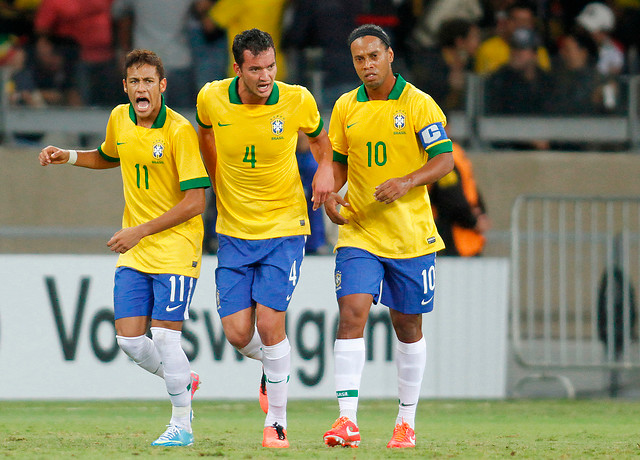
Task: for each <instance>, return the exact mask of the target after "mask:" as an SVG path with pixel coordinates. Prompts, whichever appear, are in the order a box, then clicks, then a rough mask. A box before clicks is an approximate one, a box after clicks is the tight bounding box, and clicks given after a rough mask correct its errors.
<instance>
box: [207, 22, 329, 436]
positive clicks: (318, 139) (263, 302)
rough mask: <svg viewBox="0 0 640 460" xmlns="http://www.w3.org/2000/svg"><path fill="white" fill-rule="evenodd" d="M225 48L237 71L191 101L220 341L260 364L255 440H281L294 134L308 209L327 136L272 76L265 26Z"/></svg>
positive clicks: (297, 252)
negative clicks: (301, 150) (207, 189)
mask: <svg viewBox="0 0 640 460" xmlns="http://www.w3.org/2000/svg"><path fill="white" fill-rule="evenodd" d="M232 50H233V57H234V60H235V62H234V64H233V68H234V70H235V72H236V75H237V76H236V77H235V78H229V79H225V80H221V81H214V82H210V83H207V84H206V85H205V86H204V87H203V88H202V89H201V90H200V93H199V94H198V109H197V121H198V124H199V125H200V126H199V128H198V136H199V139H200V150H201V151H202V155H203V159H204V162H205V165H206V166H207V169H208V171H209V175H210V176H211V178H212V183H213V186H214V190H215V193H216V204H217V208H218V219H217V223H216V232H218V241H219V247H218V268H217V269H216V288H217V292H216V294H217V306H218V313H219V314H220V318H221V320H222V326H223V327H224V332H225V335H226V337H227V340H229V342H230V343H231V344H232V345H233V346H234V347H236V348H237V349H238V350H239V351H240V352H241V353H242V354H244V355H245V356H248V357H250V358H253V359H257V360H260V361H261V362H262V366H263V370H264V379H263V381H264V383H265V386H266V396H267V399H268V409H267V410H266V411H267V416H266V419H265V425H264V426H265V428H264V430H263V441H262V445H263V446H265V447H288V446H289V441H288V439H287V434H286V428H287V388H288V382H289V372H290V360H291V354H290V351H291V347H290V345H289V340H288V339H287V336H286V333H285V313H286V310H287V307H288V305H289V301H290V299H291V295H292V294H293V290H294V288H295V287H296V283H297V281H298V278H299V276H300V264H301V263H302V257H303V254H304V244H305V238H306V236H305V235H308V234H309V218H308V216H307V205H306V200H305V196H304V191H303V188H302V183H301V182H300V174H299V172H298V167H297V164H296V144H297V139H298V132H299V131H302V132H303V133H304V135H306V136H307V137H308V139H309V143H310V147H311V152H312V153H313V155H314V157H315V158H316V160H317V162H318V165H319V166H318V170H317V172H316V174H315V176H314V180H313V186H312V188H313V202H314V208H315V209H317V208H318V207H319V206H320V205H321V204H322V203H324V201H325V200H326V198H327V196H328V195H329V193H331V192H332V191H333V172H332V161H331V144H330V142H329V137H328V136H327V132H326V131H325V130H324V128H323V122H322V119H321V118H320V114H319V112H318V108H317V105H316V102H315V100H314V99H313V96H312V95H311V93H310V92H309V91H308V90H307V89H306V88H304V87H301V86H294V85H288V84H285V83H282V82H280V81H275V76H276V70H277V66H276V55H275V48H274V45H273V39H272V38H271V36H270V35H269V34H268V33H266V32H263V31H261V30H258V29H250V30H246V31H244V32H242V33H240V34H238V35H236V36H235V37H234V40H233V46H232ZM256 329H257V333H256V332H255V331H256ZM261 393H262V394H263V391H262V390H261ZM261 406H263V409H265V406H266V404H261Z"/></svg>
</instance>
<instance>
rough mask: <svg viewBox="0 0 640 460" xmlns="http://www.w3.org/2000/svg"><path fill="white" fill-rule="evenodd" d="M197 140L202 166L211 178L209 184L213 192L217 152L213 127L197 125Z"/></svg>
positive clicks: (214, 189) (214, 188)
mask: <svg viewBox="0 0 640 460" xmlns="http://www.w3.org/2000/svg"><path fill="white" fill-rule="evenodd" d="M198 142H199V144H200V152H201V153H202V161H203V162H204V166H205V167H206V168H207V172H208V173H209V179H211V186H212V187H213V191H214V192H215V191H216V184H215V180H216V162H217V159H218V152H216V137H215V135H214V134H213V129H212V128H203V127H202V126H198Z"/></svg>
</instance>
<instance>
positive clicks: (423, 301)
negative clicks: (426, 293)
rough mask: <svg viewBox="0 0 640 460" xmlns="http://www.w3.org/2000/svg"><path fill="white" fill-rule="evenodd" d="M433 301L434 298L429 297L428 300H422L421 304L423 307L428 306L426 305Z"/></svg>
mask: <svg viewBox="0 0 640 460" xmlns="http://www.w3.org/2000/svg"><path fill="white" fill-rule="evenodd" d="M432 300H433V296H431V297H429V298H428V299H427V300H425V299H422V302H420V303H421V304H422V305H426V304H428V303H429V302H431V301H432Z"/></svg>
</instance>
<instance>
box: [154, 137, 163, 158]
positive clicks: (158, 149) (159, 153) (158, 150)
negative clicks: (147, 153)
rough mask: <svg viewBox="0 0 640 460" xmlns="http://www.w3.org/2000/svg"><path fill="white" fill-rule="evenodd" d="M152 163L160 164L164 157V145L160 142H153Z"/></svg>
mask: <svg viewBox="0 0 640 460" xmlns="http://www.w3.org/2000/svg"><path fill="white" fill-rule="evenodd" d="M152 155H153V162H154V163H162V161H161V160H162V157H163V156H164V143H163V142H162V141H155V142H154V143H153V150H152Z"/></svg>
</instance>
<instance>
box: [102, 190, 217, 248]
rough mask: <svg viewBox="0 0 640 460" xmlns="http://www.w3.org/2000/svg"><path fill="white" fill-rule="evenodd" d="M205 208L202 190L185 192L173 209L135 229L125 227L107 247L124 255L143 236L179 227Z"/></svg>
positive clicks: (114, 236)
mask: <svg viewBox="0 0 640 460" xmlns="http://www.w3.org/2000/svg"><path fill="white" fill-rule="evenodd" d="M204 208H205V195H204V189H203V188H194V189H189V190H185V192H184V198H183V199H182V200H181V201H180V202H179V203H178V204H177V205H175V206H174V207H173V208H171V209H169V210H168V211H167V212H165V213H164V214H162V215H160V216H158V217H156V218H155V219H152V220H150V221H148V222H145V223H143V224H140V225H136V226H135V227H127V228H123V229H122V230H120V231H118V232H116V233H115V234H114V235H113V236H112V237H111V239H110V240H109V241H107V246H109V248H110V249H111V250H112V251H113V252H119V253H122V254H124V253H125V252H127V251H128V250H129V249H131V248H132V247H134V246H135V245H136V244H138V242H139V241H140V240H141V239H142V238H144V237H145V236H149V235H153V234H155V233H160V232H162V231H164V230H167V229H169V228H171V227H175V226H176V225H180V224H182V223H184V222H186V221H188V220H189V219H191V218H193V217H195V216H197V215H198V214H202V213H203V212H204Z"/></svg>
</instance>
